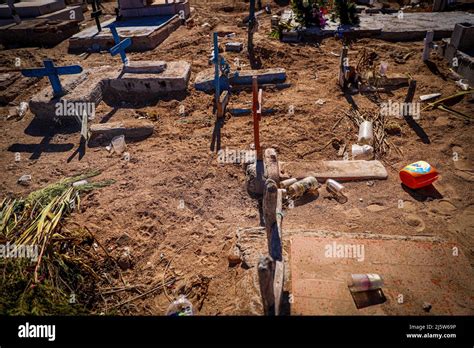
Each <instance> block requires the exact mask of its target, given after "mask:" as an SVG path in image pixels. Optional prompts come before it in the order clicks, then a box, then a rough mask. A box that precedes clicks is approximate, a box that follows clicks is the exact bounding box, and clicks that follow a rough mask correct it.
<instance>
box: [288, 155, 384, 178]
mask: <svg viewBox="0 0 474 348" xmlns="http://www.w3.org/2000/svg"><path fill="white" fill-rule="evenodd" d="M280 170H281V171H282V172H284V173H286V174H287V175H289V176H290V177H293V178H298V179H302V178H306V177H307V176H314V177H315V178H316V179H318V180H319V181H321V182H323V181H325V180H327V179H334V180H337V181H357V180H373V179H378V180H384V179H387V177H388V173H387V170H386V169H385V167H384V166H383V164H382V163H381V162H380V161H376V160H374V161H364V160H353V161H352V160H351V161H305V162H280Z"/></svg>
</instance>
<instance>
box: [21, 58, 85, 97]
mask: <svg viewBox="0 0 474 348" xmlns="http://www.w3.org/2000/svg"><path fill="white" fill-rule="evenodd" d="M43 63H44V68H35V69H23V70H22V71H21V73H22V74H23V76H26V77H44V76H48V78H49V82H50V83H51V86H52V87H53V92H54V95H55V96H61V95H63V94H64V91H63V88H62V86H61V81H60V80H59V75H72V74H79V73H81V72H82V68H81V67H80V66H79V65H70V66H59V67H55V66H54V63H53V61H52V60H49V59H47V60H44V61H43Z"/></svg>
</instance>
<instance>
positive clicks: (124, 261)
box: [117, 247, 132, 271]
mask: <svg viewBox="0 0 474 348" xmlns="http://www.w3.org/2000/svg"><path fill="white" fill-rule="evenodd" d="M117 263H118V265H119V267H120V268H121V269H122V271H125V270H127V269H129V268H131V267H132V260H131V256H130V248H128V247H125V248H124V251H123V252H122V254H121V255H120V257H119V258H118V260H117Z"/></svg>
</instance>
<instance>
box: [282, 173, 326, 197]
mask: <svg viewBox="0 0 474 348" xmlns="http://www.w3.org/2000/svg"><path fill="white" fill-rule="evenodd" d="M318 188H319V183H318V180H316V178H315V177H314V176H308V177H306V178H304V179H303V180H300V181H297V182H295V183H294V184H292V185H290V186H289V187H288V194H289V195H290V196H291V197H293V198H297V197H301V196H303V195H304V194H305V193H312V194H315V193H318Z"/></svg>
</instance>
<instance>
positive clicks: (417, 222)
mask: <svg viewBox="0 0 474 348" xmlns="http://www.w3.org/2000/svg"><path fill="white" fill-rule="evenodd" d="M405 221H406V223H407V224H408V225H409V226H411V227H415V231H416V232H423V231H424V230H425V222H424V221H423V220H422V219H421V218H420V217H419V216H417V215H414V214H410V215H408V216H407V217H406V218H405Z"/></svg>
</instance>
